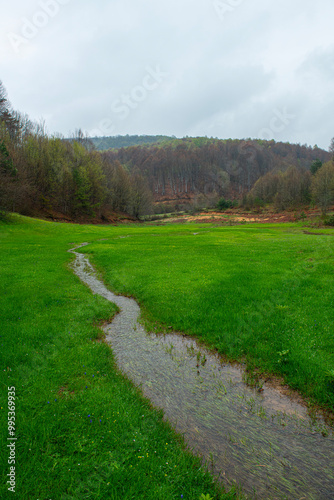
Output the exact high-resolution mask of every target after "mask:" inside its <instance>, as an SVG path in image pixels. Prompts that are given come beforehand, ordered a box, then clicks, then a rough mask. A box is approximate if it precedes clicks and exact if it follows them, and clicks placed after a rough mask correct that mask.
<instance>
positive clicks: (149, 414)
mask: <svg viewBox="0 0 334 500" xmlns="http://www.w3.org/2000/svg"><path fill="white" fill-rule="evenodd" d="M118 231H119V230H118V229H115V228H105V227H93V226H91V227H89V226H75V225H61V224H58V225H57V224H54V223H47V222H39V221H34V220H31V219H21V218H18V217H15V219H14V223H11V224H1V226H0V273H1V278H0V289H1V317H0V322H1V325H0V360H1V362H0V369H1V372H0V382H1V403H0V435H1V476H2V480H1V486H0V498H1V499H6V498H19V499H20V500H33V499H36V500H37V499H39V500H42V499H43V500H45V499H52V500H58V499H73V500H78V499H80V500H81V499H94V500H95V499H153V498H154V499H180V498H181V495H183V498H184V499H198V498H199V497H200V495H201V494H202V493H204V494H210V496H211V497H212V498H234V494H233V493H230V494H229V495H223V494H222V493H219V492H218V489H217V488H216V487H215V486H214V485H213V481H212V477H211V476H210V475H209V474H208V473H206V472H205V470H204V469H203V468H202V467H201V462H200V460H199V459H198V458H195V457H193V456H192V455H190V453H189V452H187V451H186V450H185V448H184V445H183V443H182V439H181V438H179V437H177V436H176V435H175V433H174V432H173V431H172V430H171V428H170V427H169V426H168V425H167V424H166V423H165V422H164V421H163V420H162V414H161V412H159V411H156V410H153V409H152V408H151V407H150V405H149V403H148V402H147V401H146V400H144V399H143V398H142V397H141V395H140V394H139V391H138V390H136V389H135V388H134V387H133V385H132V384H131V383H129V382H128V381H127V380H126V379H125V378H124V377H123V376H122V375H121V374H120V373H118V371H117V369H116V367H115V364H114V360H113V356H112V352H111V350H110V348H109V347H108V346H107V345H106V344H104V343H99V342H96V339H98V338H99V336H101V332H100V330H99V329H98V328H97V325H98V324H99V323H100V322H101V320H106V319H110V318H111V317H112V316H113V315H114V313H115V308H114V307H113V306H112V305H111V304H110V303H108V302H107V301H105V300H103V299H102V298H99V297H97V296H93V295H92V293H91V292H90V291H89V290H88V289H87V288H86V287H85V286H84V285H82V283H81V282H80V281H79V280H78V278H77V277H75V276H74V275H73V273H72V272H71V271H70V270H69V269H68V263H69V262H70V260H71V259H72V256H71V255H70V254H68V253H67V252H66V251H67V250H68V249H69V248H71V247H73V246H74V245H73V243H80V242H82V241H85V240H87V241H94V240H96V239H97V238H101V237H108V236H111V237H113V236H114V235H115V234H117V232H118ZM71 242H72V245H70V243H71ZM8 387H15V397H16V400H15V403H16V404H15V413H16V415H15V417H16V421H15V424H16V430H15V436H16V437H17V441H16V448H15V454H16V463H15V467H16V469H15V472H16V486H15V494H14V493H12V492H9V491H8V490H7V488H8V487H9V486H10V485H9V484H6V481H7V480H8V477H7V474H8V473H9V464H8V458H9V454H10V450H9V448H7V443H8V441H7V438H8V429H7V415H8V407H7V390H8V389H7V388H8ZM11 392H12V391H11Z"/></svg>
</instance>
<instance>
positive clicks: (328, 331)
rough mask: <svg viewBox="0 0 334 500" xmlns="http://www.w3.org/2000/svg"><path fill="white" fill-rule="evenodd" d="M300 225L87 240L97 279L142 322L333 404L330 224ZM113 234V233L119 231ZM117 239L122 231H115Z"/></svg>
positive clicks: (161, 231)
mask: <svg viewBox="0 0 334 500" xmlns="http://www.w3.org/2000/svg"><path fill="white" fill-rule="evenodd" d="M304 231H305V228H303V227H302V223H298V224H281V225H246V226H235V227H219V228H218V227H214V226H209V225H207V226H203V225H202V226H201V225H195V224H194V225H191V224H189V225H184V226H171V225H168V226H160V227H152V226H151V227H142V228H137V229H133V228H132V229H131V228H123V229H121V230H120V229H118V236H116V235H115V236H114V237H112V238H111V239H109V240H108V241H103V242H99V243H96V244H94V245H90V246H89V247H87V248H86V249H84V250H83V251H84V252H86V253H89V254H91V259H92V261H93V262H94V263H95V265H96V266H97V267H98V268H99V269H100V270H102V271H103V276H104V279H105V281H106V283H107V284H108V285H109V286H110V287H111V288H112V289H113V290H114V291H116V292H118V293H122V294H127V295H132V296H134V297H135V298H136V299H137V300H138V301H139V302H140V304H141V307H142V308H143V311H144V319H145V320H146V322H147V323H148V324H149V325H150V328H151V329H154V328H155V327H156V329H157V330H159V329H161V325H163V326H164V327H165V328H166V330H167V331H168V330H170V329H173V330H178V331H182V332H186V333H188V334H191V335H195V336H196V337H198V338H200V339H202V340H203V341H205V342H206V343H207V344H209V345H211V346H213V347H214V348H216V349H217V350H218V351H219V352H220V353H222V354H225V355H227V356H228V357H229V358H231V359H246V360H247V363H248V367H249V374H250V377H251V376H252V371H253V370H254V368H256V369H260V370H262V371H263V372H270V373H274V374H278V375H280V376H283V377H284V379H285V381H286V382H287V383H289V384H290V386H291V387H293V388H295V389H298V390H299V391H301V392H302V393H303V394H305V395H307V396H309V397H310V398H311V399H312V400H313V401H314V402H316V403H319V404H321V405H325V406H327V407H329V408H331V409H333V408H334V372H333V366H334V341H333V331H334V307H333V306H334V302H333V290H334V286H333V285H334V275H333V261H334V252H333V249H334V247H333V243H334V231H333V229H321V230H314V231H312V233H311V234H305V232H304ZM119 235H121V236H123V237H122V238H120V237H119ZM124 236H127V237H124Z"/></svg>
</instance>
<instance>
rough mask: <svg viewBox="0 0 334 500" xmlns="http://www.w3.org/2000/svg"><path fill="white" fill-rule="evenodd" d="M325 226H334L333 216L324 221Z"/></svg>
mask: <svg viewBox="0 0 334 500" xmlns="http://www.w3.org/2000/svg"><path fill="white" fill-rule="evenodd" d="M324 223H325V226H334V215H330V216H329V217H327V218H326V219H325V221H324Z"/></svg>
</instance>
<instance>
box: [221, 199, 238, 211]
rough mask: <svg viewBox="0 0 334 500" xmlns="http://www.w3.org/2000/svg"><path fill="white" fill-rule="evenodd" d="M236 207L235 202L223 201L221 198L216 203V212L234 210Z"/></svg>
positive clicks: (236, 203)
mask: <svg viewBox="0 0 334 500" xmlns="http://www.w3.org/2000/svg"><path fill="white" fill-rule="evenodd" d="M236 206H238V202H237V201H236V200H233V201H231V200H225V198H221V199H220V200H219V201H218V203H217V208H218V210H227V209H228V208H234V207H236Z"/></svg>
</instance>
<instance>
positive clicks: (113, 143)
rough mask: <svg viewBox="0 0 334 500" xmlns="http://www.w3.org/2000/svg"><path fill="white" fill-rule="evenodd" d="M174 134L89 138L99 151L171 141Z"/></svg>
mask: <svg viewBox="0 0 334 500" xmlns="http://www.w3.org/2000/svg"><path fill="white" fill-rule="evenodd" d="M174 139H176V137H175V136H171V137H169V136H167V135H116V136H112V137H91V138H90V140H91V141H92V142H93V144H94V146H95V147H96V149H97V150H99V151H106V150H108V149H120V148H128V147H130V146H143V145H146V146H147V145H150V144H160V143H161V142H168V141H173V140H174Z"/></svg>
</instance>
